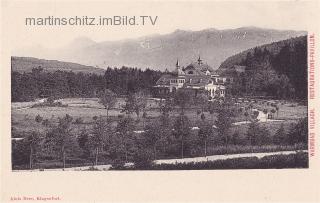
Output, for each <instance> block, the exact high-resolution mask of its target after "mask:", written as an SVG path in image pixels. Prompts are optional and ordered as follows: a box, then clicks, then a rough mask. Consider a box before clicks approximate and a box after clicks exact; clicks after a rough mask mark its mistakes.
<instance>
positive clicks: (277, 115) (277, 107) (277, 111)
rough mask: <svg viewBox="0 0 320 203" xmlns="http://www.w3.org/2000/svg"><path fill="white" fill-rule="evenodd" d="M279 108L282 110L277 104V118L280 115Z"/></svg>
mask: <svg viewBox="0 0 320 203" xmlns="http://www.w3.org/2000/svg"><path fill="white" fill-rule="evenodd" d="M279 110H280V108H279V106H278V105H277V106H276V111H277V118H278V117H279Z"/></svg>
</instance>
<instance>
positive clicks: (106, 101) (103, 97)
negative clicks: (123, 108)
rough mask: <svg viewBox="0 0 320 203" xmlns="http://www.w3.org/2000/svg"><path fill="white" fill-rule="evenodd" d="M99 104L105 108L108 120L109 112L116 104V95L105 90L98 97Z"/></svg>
mask: <svg viewBox="0 0 320 203" xmlns="http://www.w3.org/2000/svg"><path fill="white" fill-rule="evenodd" d="M99 102H100V103H101V104H102V105H103V106H104V107H105V108H106V110H107V119H108V117H109V110H110V109H112V108H113V107H114V105H115V104H116V102H117V95H116V94H115V93H114V92H112V91H111V90H109V89H105V90H104V91H103V92H101V93H100V95H99Z"/></svg>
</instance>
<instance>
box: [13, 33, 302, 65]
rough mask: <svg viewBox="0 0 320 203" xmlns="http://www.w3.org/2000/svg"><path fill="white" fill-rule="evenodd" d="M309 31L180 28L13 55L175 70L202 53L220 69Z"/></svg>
mask: <svg viewBox="0 0 320 203" xmlns="http://www.w3.org/2000/svg"><path fill="white" fill-rule="evenodd" d="M306 34H307V32H305V31H292V30H273V29H263V28H257V27H242V28H237V29H225V30H218V29H212V28H211V29H205V30H200V31H188V30H176V31H174V32H173V33H170V34H164V35H159V34H156V35H150V36H145V37H140V38H136V39H126V40H120V41H104V42H95V41H93V40H92V39H90V38H87V37H81V38H77V39H75V40H73V41H72V42H71V43H69V44H68V45H66V46H65V47H62V48H59V49H47V48H44V47H41V46H35V47H29V48H24V49H20V50H15V51H14V52H13V55H15V56H28V57H36V58H45V59H54V60H61V61H68V62H73V63H79V64H84V65H87V66H91V67H97V68H102V69H106V68H107V67H121V66H129V67H138V68H141V69H145V68H151V69H155V70H162V71H163V70H165V69H166V68H167V69H168V70H173V69H174V68H175V62H176V60H177V59H179V61H180V64H181V65H182V66H186V65H188V64H190V63H191V62H193V61H196V60H197V58H198V57H199V55H200V56H201V58H202V59H203V61H204V62H205V63H207V64H208V65H210V66H211V67H212V68H213V69H217V68H218V67H219V66H220V64H221V63H222V62H223V61H224V60H226V59H227V58H228V57H230V56H232V55H235V54H237V53H239V52H242V51H245V50H247V49H250V48H253V47H256V46H261V45H264V44H269V43H273V42H277V41H281V40H285V39H289V38H292V37H298V36H302V35H306Z"/></svg>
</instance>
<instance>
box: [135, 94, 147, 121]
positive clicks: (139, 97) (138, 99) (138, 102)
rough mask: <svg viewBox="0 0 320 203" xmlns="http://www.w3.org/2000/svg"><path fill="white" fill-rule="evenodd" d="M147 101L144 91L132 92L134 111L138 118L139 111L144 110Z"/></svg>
mask: <svg viewBox="0 0 320 203" xmlns="http://www.w3.org/2000/svg"><path fill="white" fill-rule="evenodd" d="M147 103H148V96H147V94H146V93H145V92H143V91H140V92H137V93H135V94H134V104H133V106H134V112H135V113H136V115H137V117H138V119H139V118H140V112H144V111H145V109H146V107H147Z"/></svg>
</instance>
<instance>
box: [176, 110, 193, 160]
mask: <svg viewBox="0 0 320 203" xmlns="http://www.w3.org/2000/svg"><path fill="white" fill-rule="evenodd" d="M174 135H175V137H176V139H178V140H179V142H180V143H181V158H183V157H184V144H185V141H186V140H187V138H188V137H189V135H190V121H189V119H188V117H187V116H185V115H179V116H178V117H177V118H176V120H175V123H174Z"/></svg>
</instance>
